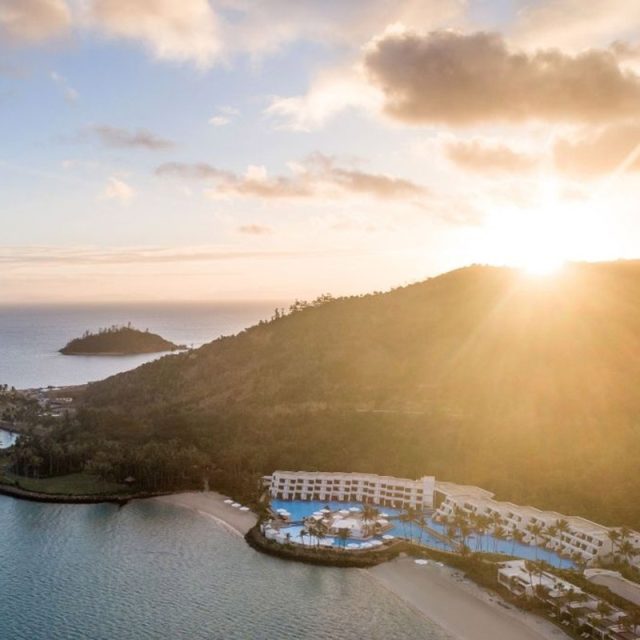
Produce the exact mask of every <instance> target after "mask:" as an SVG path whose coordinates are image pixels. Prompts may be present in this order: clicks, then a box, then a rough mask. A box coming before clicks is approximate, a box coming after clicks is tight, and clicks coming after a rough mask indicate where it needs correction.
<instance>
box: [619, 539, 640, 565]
mask: <svg viewBox="0 0 640 640" xmlns="http://www.w3.org/2000/svg"><path fill="white" fill-rule="evenodd" d="M618 551H620V554H621V555H622V557H623V558H624V559H625V561H626V562H627V564H628V563H630V562H631V559H632V558H634V557H635V556H637V555H638V550H637V549H636V548H635V547H634V546H633V544H631V542H630V541H629V540H627V539H626V538H622V542H621V543H620V546H619V548H618Z"/></svg>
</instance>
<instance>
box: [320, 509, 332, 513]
mask: <svg viewBox="0 0 640 640" xmlns="http://www.w3.org/2000/svg"><path fill="white" fill-rule="evenodd" d="M322 513H331V509H323V510H322Z"/></svg>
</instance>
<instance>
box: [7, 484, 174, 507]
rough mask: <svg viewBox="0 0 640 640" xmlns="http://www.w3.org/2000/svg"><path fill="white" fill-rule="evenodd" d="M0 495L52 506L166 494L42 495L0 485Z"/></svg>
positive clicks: (119, 500) (125, 501)
mask: <svg viewBox="0 0 640 640" xmlns="http://www.w3.org/2000/svg"><path fill="white" fill-rule="evenodd" d="M0 495H4V496H8V497H10V498H16V499H17V500H28V501H30V502H50V503H54V504H100V503H102V502H109V503H112V504H126V503H127V502H130V501H131V500H146V499H149V498H157V497H160V496H166V495H168V493H167V492H165V491H161V492H140V493H113V494H99V493H97V494H84V495H74V494H66V493H42V492H40V491H29V490H28V489H22V488H20V487H16V486H15V485H12V484H0Z"/></svg>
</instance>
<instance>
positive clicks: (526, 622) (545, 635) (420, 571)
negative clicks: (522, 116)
mask: <svg viewBox="0 0 640 640" xmlns="http://www.w3.org/2000/svg"><path fill="white" fill-rule="evenodd" d="M225 499H227V498H226V496H223V495H221V494H219V493H215V492H213V491H208V492H192V493H176V494H173V495H170V496H162V497H159V498H152V500H157V501H158V502H164V503H166V504H172V505H175V506H178V507H184V508H187V509H191V510H192V511H196V512H198V513H200V514H202V515H204V516H207V517H210V518H213V519H214V520H215V521H216V522H218V523H219V524H221V525H222V526H224V527H226V528H227V529H228V530H229V531H232V532H233V533H234V534H235V535H242V536H243V535H244V534H245V533H246V532H247V531H249V529H251V527H253V526H254V525H255V523H256V522H257V517H256V515H255V514H254V513H252V512H251V511H240V510H239V509H234V508H233V507H232V506H231V505H228V504H225V503H224V500H225ZM363 572H364V574H365V575H368V576H369V577H371V578H372V579H375V580H376V581H377V582H378V583H379V584H381V585H382V586H384V587H386V588H387V589H388V590H389V591H391V592H392V593H394V594H395V595H396V596H398V597H399V598H401V599H402V600H403V601H404V602H406V603H407V604H409V605H410V606H411V607H412V608H414V609H415V610H416V611H418V612H419V613H421V614H422V615H424V616H425V617H427V618H429V619H430V620H432V621H433V622H435V623H436V624H438V625H439V626H440V627H442V628H443V629H444V630H445V631H446V632H447V633H449V634H450V635H451V636H452V637H453V638H455V639H456V640H566V639H567V638H568V636H567V635H565V634H564V633H563V632H562V631H561V630H560V629H558V628H557V627H556V626H555V625H553V624H551V623H550V622H548V621H546V620H543V619H542V618H540V617H538V616H534V615H532V614H528V613H525V612H523V611H520V610H518V609H516V608H514V607H513V606H511V605H509V604H506V603H505V602H503V601H502V599H501V598H500V597H498V596H496V595H494V594H492V593H490V592H488V591H486V590H485V589H483V588H481V587H479V586H478V585H476V584H474V583H473V582H471V581H470V580H466V579H463V577H462V574H460V573H459V572H458V571H456V570H454V569H451V568H449V567H446V566H443V567H440V566H438V565H437V564H436V563H434V562H432V561H429V564H428V565H423V566H420V565H416V564H415V563H414V561H413V559H411V558H398V559H396V560H393V561H392V562H386V563H384V564H381V565H378V566H377V567H373V568H371V569H366V570H363Z"/></svg>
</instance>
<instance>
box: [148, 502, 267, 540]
mask: <svg viewBox="0 0 640 640" xmlns="http://www.w3.org/2000/svg"><path fill="white" fill-rule="evenodd" d="M151 499H152V500H156V501H158V502H164V503H166V504H172V505H174V506H176V507H185V508H186V509H191V510H192V511H197V512H198V513H200V514H202V515H204V516H207V517H209V518H212V519H214V520H216V521H217V522H218V523H219V524H221V525H223V526H224V527H226V528H227V529H228V530H230V531H232V532H233V533H235V534H238V535H241V536H244V535H245V533H247V531H249V529H251V527H253V526H254V525H255V524H256V522H257V521H258V518H257V516H256V515H255V513H253V512H251V511H240V510H239V509H234V508H233V507H232V506H231V505H230V504H225V502H224V501H225V500H226V499H227V497H226V496H223V495H221V494H219V493H216V492H215V491H206V492H195V491H194V492H190V493H174V494H172V495H170V496H160V497H159V498H151Z"/></svg>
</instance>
